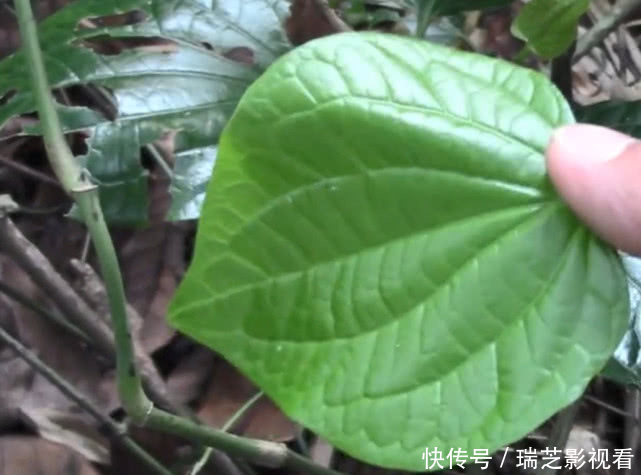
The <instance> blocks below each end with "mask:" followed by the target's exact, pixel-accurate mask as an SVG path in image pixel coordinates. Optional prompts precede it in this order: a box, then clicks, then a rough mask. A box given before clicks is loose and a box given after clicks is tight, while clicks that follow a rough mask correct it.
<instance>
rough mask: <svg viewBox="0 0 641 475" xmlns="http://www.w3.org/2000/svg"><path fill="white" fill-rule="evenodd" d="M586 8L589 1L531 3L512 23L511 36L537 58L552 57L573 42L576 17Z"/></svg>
mask: <svg viewBox="0 0 641 475" xmlns="http://www.w3.org/2000/svg"><path fill="white" fill-rule="evenodd" d="M589 6H590V0H532V1H531V2H529V3H527V4H526V5H525V6H524V7H523V9H522V10H521V11H520V12H519V15H518V16H517V17H516V19H515V20H514V23H512V34H513V35H514V36H516V37H517V38H520V39H522V40H523V41H525V42H527V44H528V46H529V47H530V48H531V49H532V51H534V52H535V53H536V54H538V55H539V56H541V57H543V58H548V59H549V58H554V57H556V56H559V55H560V54H562V53H563V52H564V51H565V50H567V49H568V48H569V47H570V45H571V44H572V42H573V41H574V40H575V39H576V30H577V25H578V23H579V18H581V16H582V15H583V14H584V13H585V12H586V11H587V10H588V8H589Z"/></svg>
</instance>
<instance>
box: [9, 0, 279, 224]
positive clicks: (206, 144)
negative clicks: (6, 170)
mask: <svg viewBox="0 0 641 475" xmlns="http://www.w3.org/2000/svg"><path fill="white" fill-rule="evenodd" d="M288 8H289V1H288V0H217V1H213V2H209V1H203V0H185V1H181V2H167V1H165V0H153V1H148V0H85V1H78V2H74V3H72V4H71V5H69V6H68V7H66V8H65V9H63V10H61V11H59V12H58V13H56V14H54V15H53V16H51V17H49V18H48V19H47V20H45V21H44V22H42V23H41V25H40V26H39V33H40V39H41V45H42V48H43V54H44V57H45V64H46V68H47V72H48V75H49V81H50V84H51V85H52V86H53V87H56V88H58V87H68V86H73V85H83V84H87V83H90V84H93V85H95V86H100V87H101V88H104V90H105V91H111V94H113V97H114V98H115V101H116V103H117V104H116V105H117V115H116V117H115V119H114V120H109V119H108V118H105V117H103V116H101V115H100V114H98V113H96V112H93V111H90V110H88V109H86V108H82V107H65V106H62V105H61V106H60V113H61V117H62V121H63V125H64V127H65V129H66V131H68V132H71V131H76V130H81V129H87V130H88V131H89V132H90V134H91V137H90V138H89V140H88V152H87V154H86V155H85V156H84V157H81V159H82V160H83V161H84V163H86V166H87V168H88V169H89V171H90V172H91V174H92V175H93V176H94V177H95V178H96V179H97V180H98V181H99V182H100V184H101V185H102V186H101V201H102V203H103V207H104V208H105V215H106V217H107V218H108V219H109V220H110V221H112V222H118V223H123V224H132V223H140V222H144V221H146V218H147V192H146V183H147V176H146V173H145V170H144V168H143V167H142V166H141V161H140V151H141V148H142V147H144V146H145V145H147V144H150V143H151V142H153V141H155V140H157V139H159V138H160V137H162V136H163V134H164V133H166V132H167V131H177V135H176V153H177V154H178V155H179V157H183V158H184V157H192V158H194V159H197V158H199V157H203V156H206V155H207V154H208V153H209V152H207V150H210V149H211V147H212V146H214V145H215V144H216V143H217V141H218V137H219V135H220V132H221V130H222V128H223V126H224V125H225V123H226V121H227V120H228V118H229V117H230V116H231V114H232V112H233V110H234V108H235V106H236V104H237V102H238V100H239V99H240V97H241V96H242V94H243V92H244V91H245V89H246V88H247V87H248V86H249V84H251V82H252V81H253V80H254V79H255V78H256V77H258V75H259V74H260V73H261V72H262V71H263V70H264V68H265V67H267V66H268V65H269V64H270V63H271V62H272V61H273V60H274V59H275V58H276V57H278V56H280V55H281V54H282V53H283V52H285V51H287V50H288V49H289V44H288V41H287V39H286V36H285V33H284V31H283V29H282V26H281V22H282V21H283V20H284V18H285V17H286V15H287V14H288ZM131 10H136V11H138V12H139V14H140V15H143V16H144V17H145V19H144V20H143V21H141V22H139V23H134V24H132V25H127V26H120V27H115V26H114V27H99V26H98V27H96V28H93V29H89V28H79V27H78V25H79V22H80V21H81V20H83V19H87V18H96V17H101V16H104V15H110V14H114V13H122V12H125V11H131ZM98 24H99V22H98ZM150 37H156V38H163V39H165V40H168V41H170V42H171V44H170V47H166V48H162V47H157V48H145V47H136V48H131V49H128V50H126V51H124V52H123V53H121V54H118V55H101V54H98V53H96V52H95V51H93V50H92V49H89V48H88V47H85V46H83V42H87V41H98V39H100V38H103V39H104V38H116V39H118V38H125V39H127V40H128V41H130V40H131V39H134V38H141V39H144V38H150ZM234 51H236V52H238V51H241V52H244V53H245V55H246V56H247V55H249V56H251V57H252V58H253V64H252V65H248V64H243V63H240V62H236V61H232V60H230V59H227V57H226V56H225V55H233V53H234ZM25 78H27V74H26V67H25V64H24V58H23V56H22V54H21V53H20V52H18V53H17V54H15V55H13V56H11V57H9V58H8V59H6V60H4V61H2V62H0V97H1V96H2V95H3V94H4V93H5V92H7V91H10V90H15V91H16V94H15V95H14V96H13V97H12V98H11V99H10V100H9V101H8V102H7V104H5V105H4V106H3V107H0V127H1V126H2V125H3V124H4V123H5V122H6V121H7V120H8V119H9V118H10V117H12V116H14V115H16V114H23V113H27V112H32V111H33V110H34V109H35V107H34V103H33V97H32V95H31V90H30V87H29V82H28V81H27V80H25ZM104 95H105V96H106V97H108V96H109V94H108V93H106V94H104ZM103 100H104V98H103ZM29 132H32V133H33V132H37V131H34V130H31V131H29ZM179 160H180V159H179ZM208 163H211V161H209V162H208ZM193 169H196V170H198V176H196V177H193V178H187V179H185V176H184V174H183V175H181V177H182V178H183V180H182V182H179V183H174V184H173V186H172V192H173V199H174V201H175V202H176V203H175V204H174V205H173V206H172V208H171V211H170V213H169V216H168V219H183V218H184V217H187V216H189V217H194V214H196V215H197V213H198V211H197V210H198V202H199V199H200V200H202V196H201V197H200V198H199V197H198V196H199V195H202V190H201V189H198V188H191V187H190V186H189V183H190V182H192V181H198V180H199V179H201V178H202V177H201V174H202V170H203V167H200V166H198V165H197V164H196V165H195V166H193V167H192V166H183V168H182V170H181V173H183V172H186V171H189V170H193ZM185 208H189V209H190V212H188V213H184V212H183V211H184V209H185Z"/></svg>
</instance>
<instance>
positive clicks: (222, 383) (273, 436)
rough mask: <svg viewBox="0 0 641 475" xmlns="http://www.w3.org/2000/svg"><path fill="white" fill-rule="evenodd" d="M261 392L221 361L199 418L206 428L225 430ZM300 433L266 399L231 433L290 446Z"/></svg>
mask: <svg viewBox="0 0 641 475" xmlns="http://www.w3.org/2000/svg"><path fill="white" fill-rule="evenodd" d="M257 392H258V389H257V388H256V386H254V385H253V384H252V383H251V382H250V381H249V380H248V379H247V378H245V377H244V376H243V375H241V374H240V373H239V372H238V370H236V369H235V368H234V367H233V366H231V365H230V364H229V363H227V362H226V361H224V360H222V359H218V360H217V361H216V364H215V366H214V371H213V376H212V379H211V382H210V384H209V387H208V389H207V392H206V394H205V397H204V398H203V400H202V401H201V403H200V406H199V410H198V416H199V418H200V419H201V420H202V421H203V422H204V423H206V424H209V425H212V426H214V427H219V428H220V427H222V426H223V425H225V423H226V422H227V421H228V420H229V419H230V418H231V417H232V416H234V414H236V412H237V411H238V410H239V409H240V408H241V407H242V406H243V405H244V404H245V403H246V402H247V401H248V400H250V399H251V398H252V397H253V396H255V395H256V393H257ZM299 431H300V426H298V425H297V424H296V423H295V422H293V421H292V420H291V419H289V418H287V417H286V416H285V415H284V414H283V413H282V411H281V410H280V409H278V407H276V405H275V404H274V403H273V402H272V401H270V400H269V399H268V398H267V397H266V396H263V397H261V398H260V400H258V401H257V402H255V403H254V404H253V406H252V407H251V408H250V409H249V410H248V411H247V412H246V413H245V415H244V416H243V417H242V418H241V419H240V420H239V421H238V423H237V424H235V425H234V427H232V432H235V433H239V434H242V435H244V436H247V437H254V438H257V439H264V440H273V441H278V442H287V441H290V440H292V439H293V438H294V437H295V436H296V434H297V433H298V432H299Z"/></svg>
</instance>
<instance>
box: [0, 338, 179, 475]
mask: <svg viewBox="0 0 641 475" xmlns="http://www.w3.org/2000/svg"><path fill="white" fill-rule="evenodd" d="M0 340H2V341H3V342H4V343H6V344H7V346H9V347H10V348H11V349H12V350H13V351H14V352H15V353H16V354H17V355H18V356H20V358H22V359H23V360H25V361H26V362H27V363H28V364H29V366H31V367H32V368H33V369H34V370H35V371H37V372H38V373H40V374H41V375H42V376H43V377H44V378H45V379H46V380H47V381H49V382H50V383H51V384H52V385H54V386H55V387H56V388H58V389H59V390H60V392H62V393H63V394H64V395H65V396H67V397H68V398H69V399H71V400H72V401H73V402H75V403H76V404H78V406H80V407H81V408H83V409H84V410H85V411H87V412H88V413H89V414H90V415H91V416H92V417H93V418H94V419H96V420H97V421H98V422H99V423H100V424H101V425H102V426H103V427H104V428H105V430H106V432H107V434H108V435H109V436H110V437H111V438H113V439H116V440H118V441H119V442H120V443H121V444H122V445H123V446H124V447H125V448H126V449H127V450H129V451H130V452H131V453H132V454H133V455H135V456H136V457H138V458H139V459H140V460H141V461H142V462H143V463H144V464H145V465H147V467H149V468H150V469H151V470H152V471H153V472H154V473H157V474H159V475H172V473H171V472H170V471H169V470H167V469H166V468H165V467H163V466H162V465H161V464H160V463H159V462H158V461H157V460H156V459H155V458H153V457H152V456H151V455H150V454H149V453H147V452H146V451H145V450H144V449H143V448H142V447H140V446H139V445H138V444H136V442H134V441H133V440H132V439H131V438H130V437H129V436H128V435H127V434H125V433H124V432H123V429H122V428H121V427H120V426H119V425H118V424H116V422H114V421H113V420H112V419H110V418H109V417H107V416H106V415H104V414H103V413H102V411H101V410H100V409H99V408H98V407H96V406H95V405H94V403H93V402H91V401H90V400H89V399H88V398H86V397H85V396H84V395H83V394H80V393H79V392H78V391H76V389H75V388H74V387H73V386H72V385H71V384H69V383H68V382H67V381H66V380H65V379H64V378H62V377H61V376H60V375H59V374H58V373H56V372H55V371H54V370H53V369H51V368H50V367H49V366H47V365H46V364H45V363H44V362H43V361H42V360H40V359H39V358H38V357H37V356H36V355H34V354H33V353H32V352H31V351H30V350H28V349H27V348H26V347H25V346H24V345H23V344H22V343H20V342H19V341H18V340H16V339H15V338H13V337H12V336H11V335H10V334H9V333H7V332H6V331H5V330H4V328H2V327H0Z"/></svg>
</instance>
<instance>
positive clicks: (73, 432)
mask: <svg viewBox="0 0 641 475" xmlns="http://www.w3.org/2000/svg"><path fill="white" fill-rule="evenodd" d="M21 413H22V416H23V419H24V420H25V422H27V424H28V425H30V426H32V427H33V428H34V430H35V431H36V432H37V433H38V434H39V435H40V436H41V437H42V438H44V439H46V440H48V441H50V442H57V443H59V444H63V445H66V446H67V447H70V448H72V449H73V450H75V451H76V452H78V453H79V454H81V455H82V456H83V457H85V458H86V459H87V460H89V461H91V462H96V463H100V464H103V465H109V441H108V439H107V438H105V437H104V436H103V435H101V434H100V432H99V431H98V430H97V429H96V427H95V426H94V424H88V423H87V421H86V419H85V418H84V417H80V416H79V415H78V414H72V413H70V412H62V411H57V410H55V409H47V408H37V407H23V408H21Z"/></svg>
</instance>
